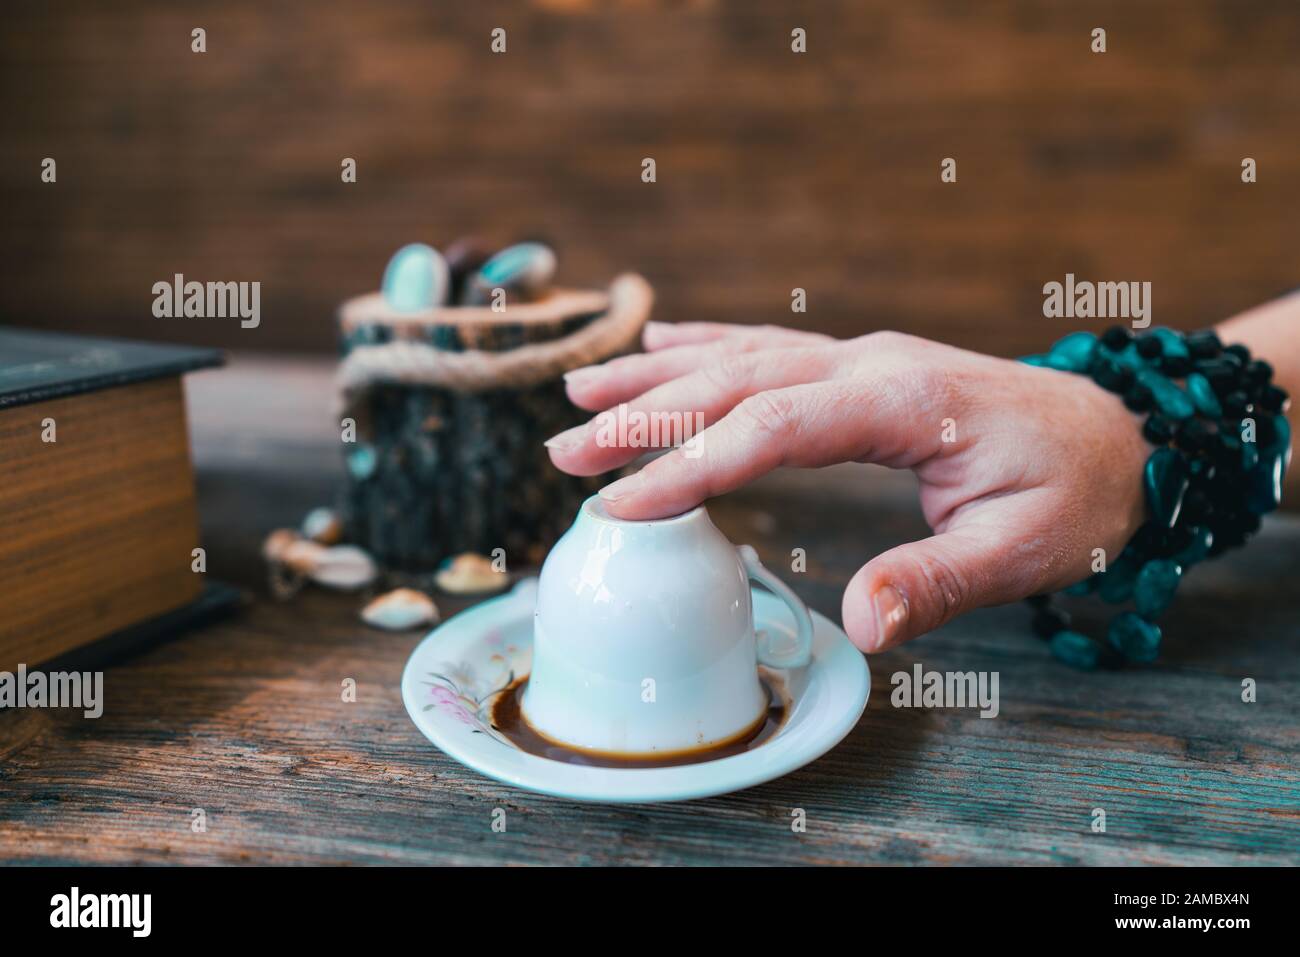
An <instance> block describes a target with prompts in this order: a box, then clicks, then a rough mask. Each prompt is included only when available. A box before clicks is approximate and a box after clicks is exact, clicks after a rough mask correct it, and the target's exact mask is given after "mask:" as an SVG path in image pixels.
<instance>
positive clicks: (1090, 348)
mask: <svg viewBox="0 0 1300 957" xmlns="http://www.w3.org/2000/svg"><path fill="white" fill-rule="evenodd" d="M1096 352H1097V337H1096V336H1095V335H1093V334H1092V333H1091V332H1072V333H1070V334H1069V335H1068V336H1065V337H1064V338H1062V339H1058V340H1057V341H1056V342H1055V343H1054V344H1053V345H1052V349H1051V352H1049V353H1048V357H1049V359H1052V360H1055V361H1054V362H1052V363H1051V365H1052V368H1054V369H1063V370H1064V371H1066V372H1087V371H1088V366H1089V364H1090V363H1091V362H1092V357H1093V355H1095V354H1096ZM1057 363H1060V364H1059V365H1058V364H1057Z"/></svg>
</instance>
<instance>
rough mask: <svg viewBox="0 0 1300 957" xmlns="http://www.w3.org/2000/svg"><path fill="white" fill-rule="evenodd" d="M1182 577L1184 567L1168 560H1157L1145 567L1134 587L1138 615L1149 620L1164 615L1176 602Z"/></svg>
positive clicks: (1139, 573)
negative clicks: (1176, 594) (1175, 597)
mask: <svg viewBox="0 0 1300 957" xmlns="http://www.w3.org/2000/svg"><path fill="white" fill-rule="evenodd" d="M1182 577H1183V569H1182V566H1181V565H1179V564H1178V563H1177V562H1171V561H1169V560H1168V559H1166V558H1157V559H1155V560H1154V561H1149V562H1147V563H1146V564H1145V565H1143V566H1142V571H1140V572H1138V577H1137V583H1136V584H1135V585H1134V587H1133V603H1134V605H1135V606H1136V607H1137V611H1138V614H1139V615H1141V616H1142V617H1143V618H1146V619H1147V620H1150V619H1152V618H1158V617H1160V615H1162V614H1164V611H1165V609H1166V608H1168V607H1169V603H1170V602H1172V601H1173V600H1174V593H1175V592H1177V591H1178V582H1179V580H1180V579H1182Z"/></svg>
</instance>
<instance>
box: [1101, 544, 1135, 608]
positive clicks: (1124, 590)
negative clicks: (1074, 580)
mask: <svg viewBox="0 0 1300 957" xmlns="http://www.w3.org/2000/svg"><path fill="white" fill-rule="evenodd" d="M1139 571H1140V568H1139V567H1138V563H1137V561H1136V559H1134V558H1133V556H1132V555H1130V554H1129V553H1127V552H1124V553H1123V554H1121V555H1120V556H1119V558H1117V559H1115V561H1113V562H1111V563H1110V564H1109V565H1107V566H1106V570H1105V571H1104V572H1101V573H1100V575H1099V576H1098V577H1099V578H1100V579H1101V581H1100V582H1099V583H1098V585H1097V594H1098V595H1099V596H1100V597H1101V600H1102V601H1106V602H1110V603H1111V604H1112V605H1118V604H1119V603H1120V602H1125V601H1128V600H1129V599H1130V598H1132V597H1133V588H1134V586H1135V585H1136V584H1137V575H1138V572H1139Z"/></svg>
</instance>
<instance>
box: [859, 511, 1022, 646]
mask: <svg viewBox="0 0 1300 957" xmlns="http://www.w3.org/2000/svg"><path fill="white" fill-rule="evenodd" d="M1015 551H1016V549H1015V547H1014V545H1013V544H1012V543H1011V542H1009V541H1008V540H1007V539H1006V537H1005V536H1004V535H1001V534H999V533H997V532H994V531H991V530H990V529H988V528H979V529H972V528H967V529H962V530H961V531H951V532H944V533H943V534H941V535H935V536H933V537H931V538H926V539H922V540H921V541H919V542H910V543H909V544H907V545H900V546H899V547H898V548H894V549H891V550H890V551H887V552H885V553H884V554H883V555H878V556H877V557H876V558H873V559H872V560H871V561H870V562H868V563H867V564H866V565H864V566H863V567H862V568H860V569H859V570H858V573H857V574H856V575H854V576H853V578H852V580H851V581H850V582H849V585H848V588H846V589H845V590H844V604H843V608H842V615H843V618H844V630H845V631H846V632H847V633H848V636H849V638H850V639H851V640H852V641H853V643H854V644H855V645H857V646H858V648H860V649H862V650H863V651H865V652H867V653H868V654H874V653H875V652H878V651H885V650H887V649H889V648H893V647H894V646H895V645H899V644H902V643H903V642H905V641H910V640H911V639H913V638H915V637H917V636H918V635H923V634H925V633H926V632H927V631H931V630H933V629H935V628H938V627H939V626H940V625H942V624H944V623H945V622H946V621H948V620H949V619H951V618H954V617H955V616H957V615H960V614H962V613H963V612H967V611H970V610H971V609H973V608H980V607H982V606H984V605H996V604H1001V603H1003V602H1008V601H1014V600H1015V599H1017V598H1019V597H1022V595H1021V591H1022V589H1021V588H1020V587H1019V586H1018V584H1017V579H1018V577H1019V576H1018V575H1017V574H1016V564H1017V563H1015V562H1014V561H1013V559H1014V557H1015ZM1024 594H1029V591H1024Z"/></svg>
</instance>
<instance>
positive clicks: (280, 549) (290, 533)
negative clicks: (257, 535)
mask: <svg viewBox="0 0 1300 957" xmlns="http://www.w3.org/2000/svg"><path fill="white" fill-rule="evenodd" d="M299 537H300V536H299V535H298V533H297V532H295V531H294V530H293V529H292V528H277V529H276V530H275V531H273V532H272V533H271V534H270V535H268V536H266V540H265V541H264V542H262V557H263V558H265V559H266V560H267V561H268V562H278V561H282V560H283V557H284V553H285V550H286V549H288V547H289V546H290V545H292V544H293V543H294V542H296V541H298V539H299Z"/></svg>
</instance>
